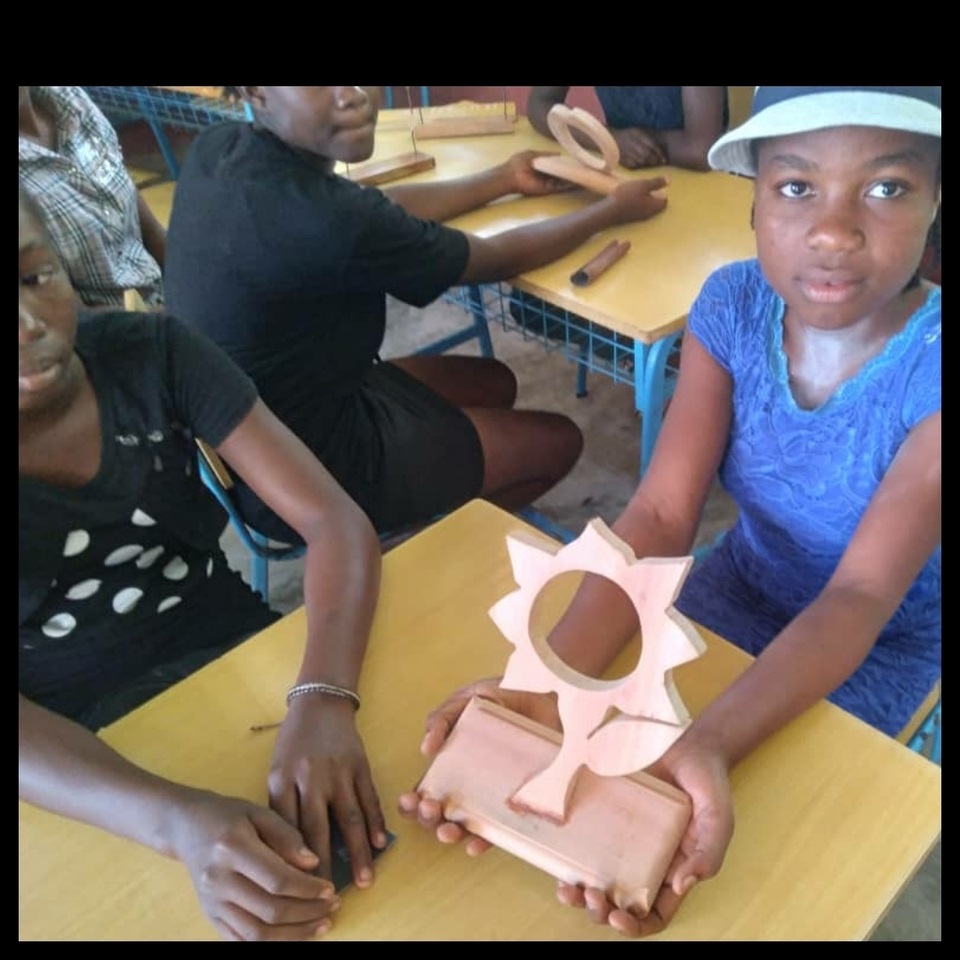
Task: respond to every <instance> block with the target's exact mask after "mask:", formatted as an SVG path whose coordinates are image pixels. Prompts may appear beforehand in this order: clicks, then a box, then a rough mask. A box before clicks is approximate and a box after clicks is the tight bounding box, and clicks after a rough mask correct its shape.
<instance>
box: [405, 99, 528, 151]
mask: <svg viewBox="0 0 960 960" xmlns="http://www.w3.org/2000/svg"><path fill="white" fill-rule="evenodd" d="M409 97H410V94H409V91H408V92H407V99H408V100H409ZM462 106H470V104H469V103H467V104H462V105H461V107H462ZM474 106H476V105H474ZM494 107H495V105H491V109H490V111H489V112H480V111H478V110H476V109H471V110H469V111H466V110H463V111H461V110H460V109H459V108H458V107H457V106H454V105H451V108H450V109H448V110H446V111H444V110H443V108H441V109H440V110H438V111H437V112H436V113H435V114H434V115H433V116H430V115H429V114H428V116H427V118H426V119H425V118H424V110H423V108H420V109H419V110H418V115H419V117H420V122H419V123H418V124H416V125H415V126H414V128H413V132H414V135H415V136H417V137H419V138H420V139H421V140H439V139H442V138H444V137H484V136H491V135H495V134H504V133H513V132H514V131H515V130H516V108H515V107H514V105H513V104H508V102H507V97H506V90H504V97H503V106H502V110H494ZM511 107H512V108H513V109H511Z"/></svg>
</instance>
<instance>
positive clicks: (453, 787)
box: [418, 520, 705, 911]
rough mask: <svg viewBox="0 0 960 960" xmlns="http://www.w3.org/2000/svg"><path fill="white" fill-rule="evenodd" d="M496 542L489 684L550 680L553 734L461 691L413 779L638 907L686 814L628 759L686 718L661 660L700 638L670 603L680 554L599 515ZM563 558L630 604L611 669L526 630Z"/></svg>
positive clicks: (508, 845) (541, 686) (560, 869)
mask: <svg viewBox="0 0 960 960" xmlns="http://www.w3.org/2000/svg"><path fill="white" fill-rule="evenodd" d="M507 546H508V549H509V552H510V559H511V562H512V565H513V571H514V576H515V578H516V581H517V583H518V585H519V589H518V590H516V591H514V592H513V593H510V594H508V595H507V596H506V597H504V598H503V599H502V600H500V601H499V602H498V603H497V604H495V605H494V606H493V607H492V608H491V610H490V616H491V618H492V619H493V621H494V622H495V623H496V625H497V626H498V627H499V629H500V630H501V632H502V633H503V634H504V636H505V637H506V638H507V639H508V640H509V641H510V643H512V644H513V646H514V648H515V649H514V652H513V653H512V654H511V656H510V659H509V661H508V663H507V668H506V670H505V672H504V677H503V681H502V684H501V685H502V687H503V688H504V689H511V690H527V691H531V692H536V693H549V692H555V693H556V695H557V705H558V708H559V712H560V719H561V722H562V725H563V736H562V738H561V737H560V736H559V735H558V734H556V733H555V732H554V731H550V730H547V729H546V728H544V727H542V726H540V725H539V724H536V723H533V722H532V721H530V720H528V719H527V718H525V717H521V716H519V715H517V714H515V713H512V712H511V711H509V710H507V709H505V708H503V707H500V706H498V705H495V704H490V703H488V702H486V701H481V700H474V701H472V702H471V704H470V706H469V707H468V708H467V709H466V710H465V711H464V713H463V714H462V715H461V717H460V719H459V720H458V722H457V725H456V726H455V727H454V730H453V731H452V732H451V735H450V737H449V738H448V740H447V742H446V744H445V745H444V748H443V750H442V751H441V752H440V754H439V755H438V756H437V758H436V759H435V761H434V762H433V764H432V765H431V767H430V769H429V770H428V771H427V773H426V775H425V777H424V778H423V780H422V781H421V783H420V785H419V787H418V789H419V790H420V791H421V792H422V793H423V794H424V795H426V796H429V797H432V798H434V799H436V800H438V801H439V802H440V803H441V804H442V806H443V810H444V815H445V816H446V817H447V819H450V820H453V821H456V822H458V823H462V824H463V825H464V826H465V827H466V828H467V829H468V830H470V831H471V832H472V833H475V834H477V835H478V836H481V837H484V838H485V839H487V840H489V841H490V842H491V843H493V844H495V845H497V846H500V847H502V848H503V849H506V850H508V851H509V852H511V853H513V854H515V855H517V856H519V857H521V858H522V859H524V860H526V861H528V862H530V863H533V864H534V865H535V866H538V867H540V868H541V869H542V870H545V871H547V872H548V873H550V874H552V875H553V876H555V877H557V878H558V879H561V880H564V881H566V882H568V883H577V884H585V885H587V886H595V887H599V888H601V889H603V890H605V891H607V894H608V896H610V897H611V899H612V900H613V901H614V902H615V903H616V904H617V905H618V906H621V907H624V908H630V907H636V908H638V909H639V910H641V911H646V910H649V909H650V907H651V905H652V904H653V901H654V899H655V897H656V894H657V891H658V890H659V889H660V885H661V884H662V882H663V878H664V876H665V875H666V871H667V869H668V867H669V865H670V861H671V859H672V858H673V855H674V853H675V852H676V849H677V847H678V845H679V843H680V839H681V837H682V836H683V832H684V830H685V829H686V827H687V824H688V822H689V819H690V801H689V798H688V797H687V796H686V794H684V793H683V792H682V791H680V790H678V789H676V788H675V787H672V786H670V785H668V784H666V783H663V782H661V781H659V780H656V779H655V778H653V777H650V776H648V775H645V774H643V773H637V771H639V770H641V769H642V768H644V767H646V766H648V765H649V764H651V763H652V762H653V761H655V760H656V759H658V758H659V757H660V756H661V755H662V754H663V752H664V751H665V750H666V749H667V748H668V747H669V746H670V744H672V743H673V742H674V740H676V738H677V737H678V736H680V734H681V733H682V732H683V729H684V728H685V727H686V725H687V723H688V722H689V716H688V714H687V712H686V709H685V708H684V706H683V703H682V701H681V700H680V697H679V695H678V694H677V691H676V688H675V686H674V684H673V679H672V676H671V670H672V668H673V667H675V666H677V665H679V664H681V663H684V662H686V661H688V660H692V659H694V658H695V657H698V656H699V655H700V654H701V653H703V651H704V649H705V647H704V644H703V641H702V640H701V638H700V636H699V634H698V633H697V632H696V630H695V628H694V627H693V625H692V624H691V623H690V622H689V621H688V620H686V618H685V617H683V616H682V615H681V614H680V613H679V612H678V611H676V610H675V609H674V608H673V602H674V600H675V599H676V597H677V594H678V593H679V591H680V586H681V584H682V583H683V580H684V578H685V577H686V574H687V572H688V571H689V568H690V565H691V564H692V562H693V560H692V558H691V557H681V558H670V559H663V558H647V559H644V560H639V561H638V560H637V559H636V557H635V556H634V555H633V552H632V551H631V550H630V548H629V547H628V546H627V545H626V544H625V543H623V541H621V540H620V539H619V538H618V537H616V535H615V534H613V533H612V532H611V531H610V529H609V528H608V527H607V526H606V525H605V524H604V523H603V522H602V521H601V520H593V521H592V522H591V523H590V524H589V525H588V526H587V527H586V529H585V530H584V532H583V533H582V534H581V535H580V537H578V538H577V539H576V540H575V541H573V543H570V544H568V545H567V546H565V547H562V548H560V547H557V546H556V545H547V546H545V545H544V544H543V542H542V541H540V540H539V539H532V538H530V537H529V536H525V535H515V536H511V537H509V538H508V540H507ZM571 571H576V572H579V571H586V572H587V573H592V574H597V575H600V576H603V577H606V578H608V579H609V580H611V581H613V582H614V583H615V584H617V585H618V586H620V587H621V588H622V589H623V590H624V592H625V593H626V594H627V596H628V597H629V598H630V600H631V601H632V603H633V605H634V608H635V610H636V612H637V614H638V616H639V619H640V625H641V631H642V637H643V651H642V654H641V657H640V659H639V662H638V663H637V666H636V668H635V669H634V670H633V671H632V672H631V673H630V674H629V675H627V676H626V677H623V678H622V679H619V680H595V679H591V678H589V677H585V676H583V675H581V674H579V673H577V672H576V671H575V670H572V669H571V668H570V667H568V666H567V665H566V664H565V663H563V661H562V660H561V659H560V658H559V657H558V656H557V655H556V654H555V653H554V652H553V651H552V649H551V648H550V646H549V644H548V642H547V637H546V636H545V635H542V636H540V635H537V636H531V632H530V622H531V621H530V618H531V612H532V610H533V605H534V603H535V601H536V599H537V596H538V595H539V593H540V591H541V590H542V589H543V587H544V586H545V585H546V584H547V583H548V582H549V581H550V580H551V579H553V578H554V577H556V576H559V575H560V574H562V573H567V572H571ZM584 768H586V769H584Z"/></svg>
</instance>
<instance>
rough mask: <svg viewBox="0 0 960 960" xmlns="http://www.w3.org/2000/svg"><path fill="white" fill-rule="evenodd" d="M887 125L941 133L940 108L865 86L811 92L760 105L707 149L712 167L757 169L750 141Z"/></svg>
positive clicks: (744, 172)
mask: <svg viewBox="0 0 960 960" xmlns="http://www.w3.org/2000/svg"><path fill="white" fill-rule="evenodd" d="M850 126H854V127H885V128H888V129H892V130H904V131H906V132H908V133H919V134H925V135H927V136H931V137H937V138H938V139H939V138H940V108H939V107H936V106H933V105H932V104H929V103H924V102H923V101H922V100H918V99H916V98H915V97H908V96H902V95H900V94H893V93H884V92H876V91H866V90H850V91H833V92H830V93H812V94H809V95H808V96H804V97H796V98H794V99H792V100H784V101H782V102H780V103H776V104H772V105H771V106H769V107H767V108H766V109H764V110H761V111H760V112H759V113H758V114H757V115H756V116H755V117H751V118H750V119H749V120H747V121H746V122H745V123H743V124H741V125H740V126H739V127H737V128H736V130H731V131H730V132H729V133H727V134H724V136H722V137H721V138H720V139H719V140H718V141H717V142H716V143H715V144H714V145H713V146H712V147H711V148H710V152H709V154H708V155H707V159H708V161H709V163H710V166H711V167H713V169H714V170H726V171H727V172H728V173H739V174H742V175H743V176H746V177H755V176H756V175H757V168H756V163H755V161H754V150H753V143H754V141H756V140H763V139H766V138H768V137H786V136H790V135H792V134H795V133H806V132H808V131H810V130H823V129H825V128H827V127H850Z"/></svg>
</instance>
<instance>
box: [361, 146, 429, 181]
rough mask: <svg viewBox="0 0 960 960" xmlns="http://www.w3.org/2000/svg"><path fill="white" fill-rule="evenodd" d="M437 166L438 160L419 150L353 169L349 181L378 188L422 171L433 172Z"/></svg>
mask: <svg viewBox="0 0 960 960" xmlns="http://www.w3.org/2000/svg"><path fill="white" fill-rule="evenodd" d="M436 165H437V161H436V159H435V158H433V157H431V156H430V154H429V153H421V152H420V151H419V150H417V151H416V152H414V153H401V154H398V155H397V156H395V157H387V159H386V160H376V161H374V162H373V163H364V164H361V165H360V166H359V167H351V168H350V171H349V174H348V176H347V179H348V180H352V181H353V182H354V183H359V184H362V185H363V186H365V187H376V186H379V185H380V184H381V183H391V182H392V181H394V180H402V179H403V178H404V177H409V176H411V175H412V174H414V173H419V172H420V171H421V170H432V169H433V168H434V167H435V166H436Z"/></svg>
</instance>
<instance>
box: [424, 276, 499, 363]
mask: <svg viewBox="0 0 960 960" xmlns="http://www.w3.org/2000/svg"><path fill="white" fill-rule="evenodd" d="M467 299H468V301H469V303H470V307H469V310H470V316H471V317H473V323H472V324H471V325H470V326H469V327H467V328H466V329H465V330H460V331H459V332H457V333H452V334H450V336H448V337H443V339H441V340H437V341H436V342H435V343H431V344H429V345H428V346H426V347H422V348H421V349H420V350H418V351H417V353H418V354H420V355H422V356H433V355H435V354H438V353H446V352H447V351H448V350H452V349H453V348H454V347H457V346H459V345H460V344H461V343H466V342H467V341H468V340H473V339H476V340H477V341H478V342H479V344H480V355H481V356H482V357H492V356H493V341H492V340H491V339H490V327H489V324H488V323H487V311H486V308H485V307H484V305H483V289H482V288H481V287H479V286H472V287H467Z"/></svg>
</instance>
